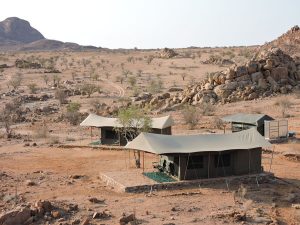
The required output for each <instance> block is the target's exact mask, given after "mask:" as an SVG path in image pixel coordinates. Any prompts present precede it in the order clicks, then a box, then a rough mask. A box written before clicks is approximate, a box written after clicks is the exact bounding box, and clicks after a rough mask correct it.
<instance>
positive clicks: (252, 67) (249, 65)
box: [247, 61, 259, 74]
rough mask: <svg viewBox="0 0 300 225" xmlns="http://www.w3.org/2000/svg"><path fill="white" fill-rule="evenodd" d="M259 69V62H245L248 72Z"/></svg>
mask: <svg viewBox="0 0 300 225" xmlns="http://www.w3.org/2000/svg"><path fill="white" fill-rule="evenodd" d="M258 69H259V64H258V63H257V62H254V61H250V62H248V63H247V70H248V73H249V74H252V73H255V72H257V71H258Z"/></svg>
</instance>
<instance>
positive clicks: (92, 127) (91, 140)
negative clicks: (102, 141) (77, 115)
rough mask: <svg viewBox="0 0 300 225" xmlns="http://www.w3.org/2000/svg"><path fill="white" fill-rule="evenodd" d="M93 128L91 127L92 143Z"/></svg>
mask: <svg viewBox="0 0 300 225" xmlns="http://www.w3.org/2000/svg"><path fill="white" fill-rule="evenodd" d="M92 129H93V127H91V142H92V141H93V139H92V135H93V130H92Z"/></svg>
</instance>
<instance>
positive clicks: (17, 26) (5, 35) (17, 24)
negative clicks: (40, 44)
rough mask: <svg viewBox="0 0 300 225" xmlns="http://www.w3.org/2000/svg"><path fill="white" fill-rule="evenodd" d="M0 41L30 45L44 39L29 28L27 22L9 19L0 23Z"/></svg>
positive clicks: (15, 18)
mask: <svg viewBox="0 0 300 225" xmlns="http://www.w3.org/2000/svg"><path fill="white" fill-rule="evenodd" d="M0 39H3V40H9V41H15V42H20V43H30V42H33V41H37V40H41V39H45V38H44V36H43V35H42V34H41V33H40V32H39V31H37V30H36V29H34V28H33V27H31V25H30V23H29V22H28V21H26V20H22V19H19V18H17V17H9V18H7V19H5V20H4V21H2V22H0Z"/></svg>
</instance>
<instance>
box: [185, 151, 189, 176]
mask: <svg viewBox="0 0 300 225" xmlns="http://www.w3.org/2000/svg"><path fill="white" fill-rule="evenodd" d="M189 160H190V153H189V154H188V159H187V163H186V166H185V171H184V180H185V177H186V171H187V167H188V165H189Z"/></svg>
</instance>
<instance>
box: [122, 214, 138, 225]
mask: <svg viewBox="0 0 300 225" xmlns="http://www.w3.org/2000/svg"><path fill="white" fill-rule="evenodd" d="M135 220H136V218H135V215H134V214H129V215H127V216H126V214H123V215H122V217H121V218H120V220H119V221H120V225H125V224H128V223H129V222H132V221H135Z"/></svg>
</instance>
